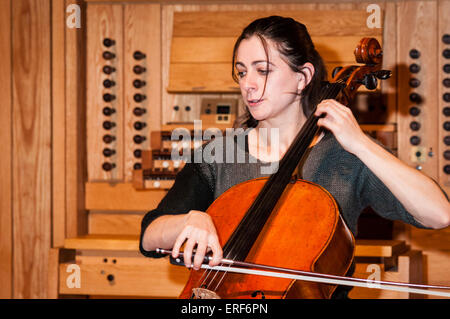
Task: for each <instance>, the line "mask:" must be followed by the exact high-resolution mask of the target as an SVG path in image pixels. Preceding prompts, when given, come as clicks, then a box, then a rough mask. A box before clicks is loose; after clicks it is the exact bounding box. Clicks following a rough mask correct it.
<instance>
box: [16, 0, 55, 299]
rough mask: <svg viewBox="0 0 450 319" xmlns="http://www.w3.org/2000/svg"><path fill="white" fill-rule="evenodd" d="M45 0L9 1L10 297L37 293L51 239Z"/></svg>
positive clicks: (42, 286) (43, 285) (41, 292)
mask: <svg viewBox="0 0 450 319" xmlns="http://www.w3.org/2000/svg"><path fill="white" fill-rule="evenodd" d="M50 12H51V11H50V0H43V1H39V2H37V1H33V0H18V1H13V2H12V30H13V32H12V41H13V48H12V57H13V63H12V68H13V70H12V80H13V87H12V93H13V94H12V98H13V114H12V125H13V143H12V154H13V156H14V160H13V165H12V169H13V172H12V173H13V180H14V184H13V188H12V189H13V194H12V197H13V249H14V254H13V265H14V272H13V297H14V298H43V297H45V296H46V291H47V280H46V276H47V272H48V265H47V259H48V249H49V247H50V242H51V237H50V236H51V193H52V192H51V191H52V188H51V91H50V90H51V66H50V54H51V51H50V48H51V42H50V25H51V15H50Z"/></svg>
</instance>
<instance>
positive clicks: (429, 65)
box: [397, 1, 438, 180]
mask: <svg viewBox="0 0 450 319" xmlns="http://www.w3.org/2000/svg"><path fill="white" fill-rule="evenodd" d="M436 21H437V3H436V2H435V1H407V2H405V1H404V2H399V3H398V7H397V28H398V34H400V35H401V36H400V37H399V38H398V41H397V46H398V50H397V54H398V56H397V72H398V85H397V90H398V115H397V116H398V140H399V143H398V151H399V158H400V159H401V160H402V161H404V162H406V163H407V164H409V165H410V166H412V167H421V170H422V172H424V173H425V174H427V175H428V176H430V177H432V178H434V179H435V180H437V169H436V167H437V157H436V156H434V155H433V156H429V152H430V151H432V152H434V153H436V152H437V150H438V147H437V146H438V141H437V136H438V128H437V126H436V123H437V120H438V108H437V107H436V106H437V104H438V100H437V84H438V83H437V77H436V70H437V59H436V50H437V34H436V27H437V26H436V25H435V22H436ZM431 22H434V23H432V26H430V23H431ZM424 28H427V30H428V31H427V32H424ZM412 49H416V50H418V51H419V52H420V57H419V58H412V57H411V56H410V50H412ZM412 64H417V65H419V66H420V71H419V72H418V73H411V72H410V70H409V68H410V66H411V65H412ZM412 77H415V78H417V79H419V80H420V86H419V87H417V88H411V87H410V85H409V81H410V78H412ZM411 93H417V94H419V95H420V96H421V97H422V102H421V103H414V102H412V101H411V100H410V94H411ZM413 106H416V107H417V108H418V109H419V110H420V114H419V115H417V116H412V115H411V114H410V108H411V107H413ZM413 121H416V122H418V123H420V130H419V131H413V130H412V129H411V128H410V124H411V122H413ZM412 136H417V137H419V138H420V143H419V144H418V145H412V144H411V141H410V138H411V137H412ZM417 152H420V154H421V156H420V157H417V156H416V154H417Z"/></svg>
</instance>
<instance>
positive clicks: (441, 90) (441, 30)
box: [436, 0, 450, 193]
mask: <svg viewBox="0 0 450 319" xmlns="http://www.w3.org/2000/svg"><path fill="white" fill-rule="evenodd" d="M437 10H438V26H437V39H438V49H437V63H438V66H437V72H439V75H438V83H437V85H438V102H439V103H438V116H439V120H438V125H437V126H438V128H439V134H438V138H437V139H438V149H437V153H436V156H437V157H438V167H437V170H438V178H439V184H441V185H442V186H443V187H445V189H446V191H447V193H450V174H447V173H445V171H444V167H445V166H446V165H450V160H447V159H445V158H444V152H445V151H448V150H449V149H450V147H449V146H448V145H446V144H445V143H444V137H445V136H447V135H449V132H448V131H446V130H444V123H445V122H446V121H448V120H449V118H448V116H445V115H444V113H443V110H444V108H445V107H449V106H450V103H449V102H445V101H444V99H443V96H444V94H445V93H450V89H449V88H446V87H444V84H443V81H444V79H445V78H447V80H448V79H449V78H450V74H449V73H445V72H444V70H443V68H444V65H445V64H447V65H448V64H450V59H448V58H445V57H444V55H443V52H444V50H445V49H447V50H448V49H450V45H449V44H445V43H444V41H443V36H444V35H445V34H446V35H450V14H449V12H450V1H449V0H445V1H439V2H438V7H437Z"/></svg>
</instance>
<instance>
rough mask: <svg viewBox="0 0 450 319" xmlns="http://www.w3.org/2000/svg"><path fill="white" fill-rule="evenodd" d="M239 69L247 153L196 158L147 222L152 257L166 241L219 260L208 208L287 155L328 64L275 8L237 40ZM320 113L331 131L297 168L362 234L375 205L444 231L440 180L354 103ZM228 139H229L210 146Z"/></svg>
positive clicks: (449, 218) (322, 107)
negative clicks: (373, 130) (364, 123)
mask: <svg viewBox="0 0 450 319" xmlns="http://www.w3.org/2000/svg"><path fill="white" fill-rule="evenodd" d="M233 76H234V78H235V79H236V80H237V82H238V83H239V86H240V90H241V94H242V98H243V101H244V103H245V106H246V108H247V114H246V118H245V119H244V120H243V121H242V123H241V126H242V127H244V128H248V129H247V130H246V131H245V132H244V133H242V134H244V135H245V143H244V145H241V144H240V143H237V142H236V140H239V138H237V139H235V140H234V143H235V147H236V148H237V149H238V150H239V149H240V150H242V151H243V152H244V153H245V155H246V159H247V160H248V161H246V162H244V163H242V162H236V161H234V162H232V163H230V162H227V161H225V160H224V162H223V163H218V162H210V161H203V162H202V163H187V164H186V165H185V166H184V168H183V169H182V170H181V171H180V172H179V173H178V175H177V177H176V180H175V183H174V185H173V187H172V188H171V189H170V190H169V192H168V193H167V195H166V196H165V197H164V198H163V200H162V201H161V203H160V204H159V205H158V207H157V208H156V209H154V210H152V211H150V212H148V213H147V214H146V215H145V217H144V219H143V221H142V231H141V241H140V250H141V252H142V253H143V254H144V255H145V256H149V257H158V256H160V255H159V254H158V253H156V252H155V249H156V248H165V249H172V256H173V257H176V256H177V255H178V254H179V252H180V248H181V246H182V245H183V244H184V261H185V264H186V266H187V267H193V268H194V269H196V270H197V269H199V267H200V265H201V263H202V262H203V258H204V256H205V254H206V253H207V252H210V253H212V259H211V261H210V263H209V264H210V266H214V265H218V264H219V263H220V260H221V259H222V247H221V243H219V240H218V236H217V232H216V228H215V225H214V223H213V221H212V219H211V218H210V216H209V215H208V214H205V213H204V211H205V210H206V209H207V208H208V207H209V206H210V204H211V203H212V202H213V201H214V200H215V199H216V198H218V197H219V196H220V195H221V194H222V193H224V192H225V191H226V190H227V189H228V188H230V187H232V186H234V185H237V184H239V183H241V182H244V181H247V180H250V179H254V178H257V177H261V176H265V175H264V173H263V170H262V169H261V168H262V167H264V166H267V164H268V163H276V162H278V161H279V160H280V159H281V158H282V157H283V154H284V153H285V152H286V150H287V149H288V147H289V146H290V144H291V143H292V141H293V139H294V137H295V136H296V135H297V133H298V132H299V131H300V129H301V128H302V126H303V125H304V123H305V121H306V119H307V117H308V116H309V115H310V114H311V113H312V111H313V110H314V107H315V106H316V105H317V103H319V102H320V100H319V95H320V92H321V85H322V81H324V80H326V71H325V66H324V63H323V61H322V59H321V57H320V56H319V54H318V53H317V51H316V50H315V48H314V45H313V43H312V41H311V38H310V36H309V34H308V32H307V29H306V27H305V26H304V25H303V24H301V23H299V22H297V21H295V20H293V19H290V18H283V17H277V16H272V17H267V18H262V19H258V20H256V21H254V22H252V23H251V24H250V25H249V26H247V27H246V28H245V29H244V31H243V32H242V34H241V36H240V37H239V38H238V40H237V42H236V45H235V49H234V55H233ZM314 114H315V115H316V116H321V118H320V119H319V120H318V122H317V125H318V126H319V127H321V128H322V133H321V134H320V135H318V136H317V138H316V139H315V140H314V141H313V143H312V144H311V147H310V148H309V149H308V152H309V153H308V155H307V157H306V159H305V160H304V161H303V162H302V163H300V164H299V167H298V171H297V172H298V175H299V177H300V178H302V179H305V180H308V181H311V182H314V183H316V184H319V185H321V186H322V187H324V188H325V189H326V190H327V191H328V192H330V193H331V195H332V196H333V197H334V199H335V200H336V202H337V204H338V206H339V210H340V213H341V215H342V217H343V219H344V221H345V223H346V224H347V226H348V227H349V229H350V230H351V231H352V233H353V234H356V232H357V229H356V226H357V220H358V217H359V215H360V213H361V211H362V210H363V209H364V208H366V207H368V206H371V207H372V208H373V209H374V210H375V211H376V212H377V213H378V214H379V215H381V216H382V217H385V218H387V219H391V220H401V221H403V222H406V223H408V224H411V225H414V226H416V227H421V228H432V229H439V228H445V227H447V226H448V225H449V224H450V204H449V201H448V198H447V196H446V195H445V193H444V192H443V191H442V190H441V189H440V187H439V186H438V185H437V184H436V183H435V182H434V181H433V180H432V179H430V178H428V177H427V176H425V175H424V174H422V173H421V172H419V171H417V170H415V169H414V168H411V167H409V166H407V165H406V164H404V163H403V162H401V161H400V160H399V159H398V158H396V157H395V156H393V155H392V154H391V153H390V152H389V151H387V150H386V149H385V148H384V147H383V146H381V145H379V144H378V143H377V142H376V141H375V140H373V139H372V138H370V137H369V136H367V135H366V134H364V132H363V131H362V130H361V128H360V127H359V125H358V123H357V121H356V120H355V118H354V116H353V114H352V112H351V110H350V109H349V108H347V107H346V106H344V105H342V104H340V103H339V102H337V101H336V100H332V99H327V100H323V101H321V102H320V103H319V104H318V105H317V108H316V110H315V113H314ZM272 129H276V130H277V133H278V134H276V138H274V137H273V135H272V134H269V133H267V132H270V131H271V130H272ZM223 139H226V137H224V138H223ZM219 142H224V141H220V140H217V139H216V140H214V141H212V142H210V144H212V143H219ZM228 142H229V141H228ZM225 144H226V143H225V142H224V143H223V144H222V145H225ZM223 158H224V159H225V158H226V157H225V156H224V157H223ZM234 158H236V157H234ZM229 214H233V212H232V211H230V212H229ZM194 249H195V251H196V252H195V257H194V259H193V263H192V264H191V257H192V255H193V250H194Z"/></svg>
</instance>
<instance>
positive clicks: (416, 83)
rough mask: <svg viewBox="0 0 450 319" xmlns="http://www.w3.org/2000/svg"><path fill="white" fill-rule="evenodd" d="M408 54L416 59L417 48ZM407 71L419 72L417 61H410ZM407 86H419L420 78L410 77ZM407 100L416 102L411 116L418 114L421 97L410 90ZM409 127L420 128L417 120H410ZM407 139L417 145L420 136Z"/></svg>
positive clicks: (418, 54) (412, 128) (417, 55)
mask: <svg viewBox="0 0 450 319" xmlns="http://www.w3.org/2000/svg"><path fill="white" fill-rule="evenodd" d="M409 56H410V57H411V58H412V59H415V60H416V59H419V58H420V52H419V51H418V50H416V49H412V50H410V51H409ZM409 72H410V73H411V74H417V73H419V72H420V65H419V64H417V63H412V64H411V65H410V66H409ZM409 86H410V87H411V88H417V87H419V86H420V80H419V79H417V78H415V77H412V78H411V79H410V81H409ZM409 100H410V101H411V102H412V103H415V104H416V105H415V106H412V107H411V108H410V109H409V114H411V115H412V116H418V115H419V114H420V108H419V107H418V105H420V104H421V103H422V97H421V96H420V95H419V94H418V93H416V92H412V93H411V94H409ZM409 127H410V128H411V130H413V131H418V130H419V129H420V123H419V122H417V121H412V122H411V123H410V124H409ZM409 141H410V143H411V144H412V145H419V144H420V142H421V140H420V137H419V136H417V135H413V136H411V138H410V139H409ZM417 155H419V156H420V154H417Z"/></svg>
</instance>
